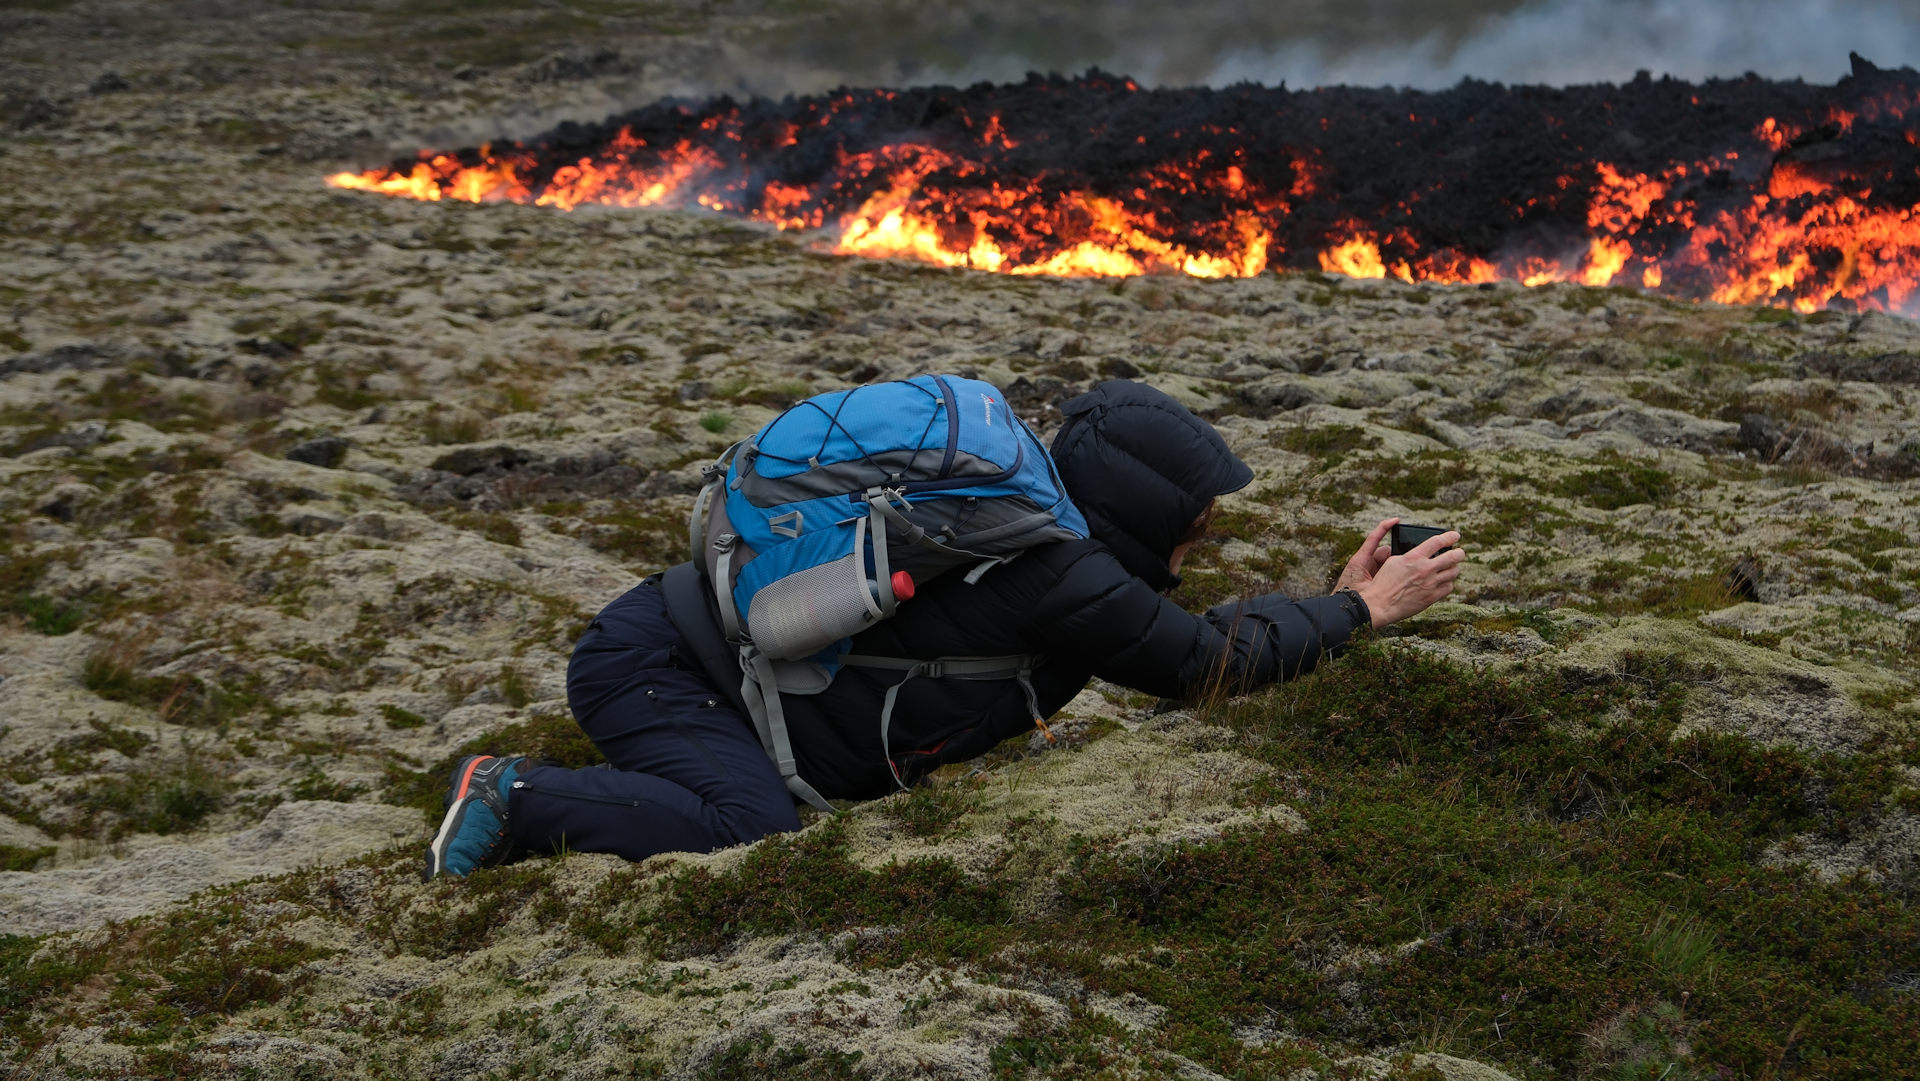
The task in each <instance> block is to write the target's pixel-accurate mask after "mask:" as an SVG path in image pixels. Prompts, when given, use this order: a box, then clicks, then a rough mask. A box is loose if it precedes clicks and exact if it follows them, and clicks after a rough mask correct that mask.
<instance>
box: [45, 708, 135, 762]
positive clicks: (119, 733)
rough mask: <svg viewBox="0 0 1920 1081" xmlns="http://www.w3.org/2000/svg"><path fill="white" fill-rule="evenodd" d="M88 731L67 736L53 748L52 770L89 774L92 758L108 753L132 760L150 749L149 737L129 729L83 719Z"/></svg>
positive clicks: (94, 719) (90, 718)
mask: <svg viewBox="0 0 1920 1081" xmlns="http://www.w3.org/2000/svg"><path fill="white" fill-rule="evenodd" d="M87 727H88V728H89V729H90V731H87V732H83V733H80V734H79V735H75V736H68V737H66V738H65V739H62V740H60V741H59V742H58V743H56V744H54V745H53V753H52V758H53V767H54V768H55V769H57V770H59V771H60V772H61V773H89V772H92V771H93V770H94V769H95V768H96V764H95V762H94V757H93V756H94V755H96V754H99V753H100V752H101V751H105V750H112V751H116V752H118V753H119V754H121V755H122V756H123V757H126V758H136V757H138V756H139V755H140V753H141V752H142V751H144V750H146V749H147V748H148V747H151V746H153V737H152V736H149V735H147V734H146V733H144V732H135V731H134V730H132V729H130V728H121V727H118V726H117V725H112V724H108V723H106V722H105V721H102V720H100V719H98V718H96V717H89V718H87Z"/></svg>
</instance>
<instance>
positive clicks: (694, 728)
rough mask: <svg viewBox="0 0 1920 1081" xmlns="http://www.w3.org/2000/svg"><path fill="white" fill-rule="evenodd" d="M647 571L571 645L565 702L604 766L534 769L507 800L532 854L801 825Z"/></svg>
mask: <svg viewBox="0 0 1920 1081" xmlns="http://www.w3.org/2000/svg"><path fill="white" fill-rule="evenodd" d="M695 669H696V666H695V665H694V663H693V662H692V660H691V654H689V653H688V652H687V650H686V649H685V647H683V646H681V645H680V633H679V631H678V630H677V629H676V628H675V627H674V625H673V622H672V620H670V619H668V618H667V608H666V602H665V600H664V599H663V598H662V597H661V594H660V590H659V587H658V585H657V584H656V583H655V581H654V580H652V579H649V580H647V581H645V582H642V583H641V584H640V585H638V586H635V587H634V588H633V589H631V590H628V591H627V592H626V593H625V594H624V595H622V596H621V597H620V598H619V599H618V600H616V601H614V602H613V603H612V604H609V605H608V606H607V607H606V608H605V609H604V610H602V611H601V613H600V615H599V617H598V618H596V619H595V620H594V621H593V623H592V625H591V626H590V627H589V628H588V630H587V633H586V634H584V635H582V636H581V638H580V641H579V643H578V644H577V645H575V646H574V650H573V659H572V661H571V662H570V663H569V664H568V665H567V702H568V704H569V705H570V706H572V708H573V716H574V718H575V720H577V721H578V722H579V724H580V727H581V729H582V730H583V731H585V732H586V734H587V736H588V738H590V739H592V740H593V742H594V745H595V746H597V747H599V748H600V753H601V754H603V755H605V756H606V758H607V763H608V765H607V766H596V767H593V768H590V769H563V768H560V767H557V766H535V767H533V768H531V769H528V770H526V771H524V772H523V773H522V774H521V775H520V781H521V782H522V783H521V785H519V786H516V787H515V788H514V790H513V792H512V796H511V799H510V802H509V804H508V815H507V827H508V830H509V832H510V833H511V835H512V837H513V839H514V841H515V842H516V843H517V844H518V845H519V846H521V847H523V848H525V849H527V850H529V851H532V852H553V851H559V850H561V849H563V848H564V849H568V850H572V851H575V852H611V853H614V854H615V855H619V856H624V857H626V858H627V859H630V860H640V859H645V858H646V857H648V856H652V855H655V854H656V853H660V852H711V851H713V850H714V849H716V848H726V847H728V846H729V845H736V844H742V843H745V842H747V841H752V840H755V839H757V838H760V837H764V836H766V835H767V834H769V833H777V832H780V831H783V830H794V829H798V828H800V817H799V815H798V814H797V813H795V810H794V804H793V797H792V796H791V795H790V794H789V793H788V792H787V788H786V785H784V784H782V783H781V781H780V773H779V771H778V770H776V769H775V768H774V765H773V762H772V761H771V760H770V759H768V757H767V754H766V752H765V751H763V750H761V748H760V740H759V737H757V736H756V735H755V734H754V731H753V722H752V721H750V720H749V719H748V718H747V717H745V716H744V715H742V714H741V713H740V712H739V711H738V710H736V709H734V708H733V706H732V705H731V704H730V703H729V702H728V701H727V698H726V696H725V695H723V694H721V693H720V692H719V690H718V689H716V688H715V687H714V686H713V684H712V683H711V681H710V680H709V679H708V678H707V676H706V675H705V673H704V672H701V671H697V670H695Z"/></svg>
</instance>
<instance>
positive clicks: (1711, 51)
mask: <svg viewBox="0 0 1920 1081" xmlns="http://www.w3.org/2000/svg"><path fill="white" fill-rule="evenodd" d="M1850 51H1858V52H1860V53H1862V54H1864V55H1866V56H1868V58H1869V59H1872V60H1874V61H1875V62H1876V63H1879V64H1880V65H1882V66H1885V67H1897V66H1900V65H1902V64H1908V63H1912V62H1913V61H1914V60H1915V59H1916V58H1920V13H1917V12H1916V10H1915V5H1914V4H1912V3H1911V2H1906V3H1897V4H1896V3H1893V2H1879V3H1875V2H1872V0H1866V2H1862V0H1629V2H1624V3H1623V2H1619V0H1547V2H1544V3H1534V4H1529V5H1527V6H1525V7H1523V8H1521V9H1519V10H1518V11H1515V12H1513V13H1511V14H1509V15H1504V16H1496V17H1491V18H1486V19H1483V20H1481V25H1479V26H1476V27H1474V28H1473V29H1472V30H1471V31H1470V32H1469V33H1468V34H1466V35H1465V36H1464V37H1462V38H1460V39H1459V40H1452V38H1451V35H1448V34H1446V33H1444V32H1439V31H1436V32H1433V33H1429V34H1427V35H1426V36H1425V37H1422V38H1420V39H1419V40H1416V41H1413V42H1410V43H1405V44H1381V45H1375V46H1368V47H1362V48H1358V49H1354V50H1351V51H1347V52H1344V53H1330V52H1328V51H1327V50H1325V49H1323V48H1320V47H1318V46H1316V45H1315V44H1313V43H1311V42H1296V43H1288V44H1285V45H1283V46H1281V47H1279V48H1277V49H1273V50H1269V51H1264V52H1253V53H1247V52H1239V53H1236V54H1234V55H1231V56H1228V57H1226V58H1224V59H1223V60H1222V62H1221V64H1220V66H1219V67H1218V68H1216V69H1215V70H1214V71H1213V72H1212V73H1211V75H1210V76H1209V77H1208V78H1207V80H1206V82H1208V83H1210V84H1212V85H1224V84H1226V83H1232V82H1237V81H1240V80H1248V81H1252V82H1261V83H1267V84H1273V83H1277V82H1279V81H1280V80H1281V79H1285V80H1286V81H1287V83H1288V85H1291V86H1298V87H1307V86H1333V85H1341V84H1346V85H1354V86H1410V87H1415V88H1421V89H1439V88H1443V87H1447V86H1451V85H1453V84H1455V83H1457V82H1459V81H1460V80H1461V79H1462V78H1464V77H1468V76H1471V77H1474V78H1478V79H1485V80H1488V81H1497V82H1504V83H1509V84H1513V83H1537V84H1545V85H1551V86H1570V85H1577V84H1582V83H1596V82H1622V81H1625V80H1627V79H1630V78H1632V77H1633V75H1634V74H1635V73H1636V72H1637V71H1641V70H1645V71H1648V72H1651V73H1652V74H1653V75H1655V76H1660V75H1672V76H1674V77H1676V78H1680V79H1689V80H1694V81H1699V80H1702V79H1706V78H1710V77H1714V76H1737V75H1741V74H1744V73H1746V72H1754V73H1756V74H1759V75H1763V76H1767V77H1769V78H1780V79H1790V78H1795V77H1800V78H1804V79H1806V80H1807V81H1809V82H1823V83H1825V82H1832V81H1833V80H1834V79H1836V78H1837V77H1838V76H1840V75H1843V74H1845V73H1846V71H1847V54H1848V53H1849V52H1850Z"/></svg>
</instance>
